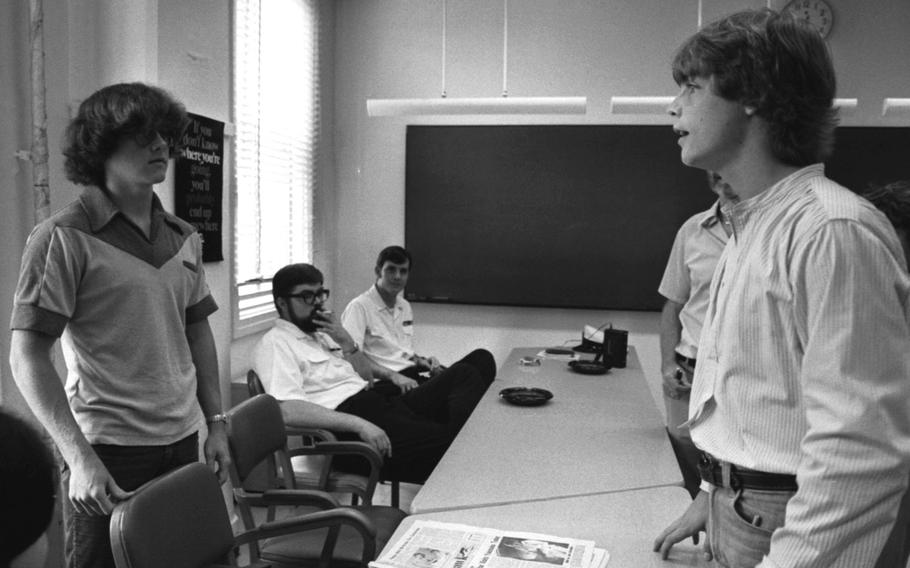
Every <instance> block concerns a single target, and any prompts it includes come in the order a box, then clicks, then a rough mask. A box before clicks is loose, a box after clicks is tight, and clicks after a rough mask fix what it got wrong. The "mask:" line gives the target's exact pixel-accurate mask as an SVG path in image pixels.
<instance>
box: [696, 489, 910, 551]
mask: <svg viewBox="0 0 910 568" xmlns="http://www.w3.org/2000/svg"><path fill="white" fill-rule="evenodd" d="M792 496H793V492H788V491H759V490H755V489H740V490H733V489H730V488H729V487H717V488H715V489H714V491H713V492H712V493H711V505H710V509H709V511H708V527H707V531H708V536H709V538H710V542H711V553H712V554H713V555H714V562H716V563H717V564H718V565H719V566H722V567H723V568H754V567H755V566H756V565H758V563H759V562H761V560H762V558H763V557H764V556H765V555H766V554H767V553H768V550H770V548H771V534H772V533H773V532H774V531H775V530H776V529H777V528H778V527H780V526H782V525H783V524H784V516H785V515H786V512H787V501H789V500H790V497H792ZM908 522H910V495H905V496H904V499H903V501H902V502H901V505H900V510H899V511H898V515H897V522H896V523H895V525H894V528H893V529H892V532H891V536H890V538H889V539H888V542H887V543H886V544H885V547H884V549H883V550H882V552H881V555H880V557H879V559H878V561H877V563H876V564H875V567H876V568H904V567H905V566H906V565H907V556H908V555H910V551H908V548H910V547H908V543H907V542H906V538H907V536H908Z"/></svg>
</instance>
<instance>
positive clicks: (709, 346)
mask: <svg viewBox="0 0 910 568" xmlns="http://www.w3.org/2000/svg"><path fill="white" fill-rule="evenodd" d="M673 75H674V78H675V79H676V81H677V83H678V84H680V85H681V91H680V93H679V95H678V96H677V97H676V99H675V100H674V102H673V104H672V105H671V107H670V114H671V115H672V116H673V117H674V130H675V131H676V132H677V133H678V134H679V137H680V138H679V144H680V146H681V154H682V161H683V162H684V163H685V164H687V165H690V166H693V167H698V168H702V169H706V170H714V171H716V172H718V173H719V174H720V175H721V177H722V178H723V179H724V180H725V181H727V182H728V183H729V184H730V185H731V186H732V187H734V188H735V189H736V193H737V195H738V196H739V198H740V200H741V201H740V202H739V203H738V204H736V205H735V206H733V207H731V208H730V220H731V223H732V229H733V232H732V236H731V241H730V243H729V244H728V245H727V247H726V249H725V251H724V253H723V255H722V257H721V260H720V263H719V265H718V268H717V272H716V273H715V279H714V281H713V283H712V286H711V294H710V301H709V305H708V311H707V315H706V319H705V324H704V331H703V332H702V336H701V341H700V344H699V358H698V366H697V367H696V371H695V379H694V383H693V387H692V397H691V403H690V409H689V422H688V424H689V427H690V431H691V434H692V439H693V441H694V442H695V444H696V446H698V448H699V449H700V450H701V451H702V452H703V454H704V455H703V461H702V464H701V468H700V469H701V475H702V479H703V480H704V481H703V483H702V491H701V492H700V493H699V494H698V496H697V497H696V498H695V500H694V501H693V503H692V505H691V506H690V507H689V509H688V510H687V511H686V512H685V514H683V516H682V517H680V518H679V519H678V520H677V521H675V522H674V523H673V524H672V525H671V526H670V527H668V528H667V529H666V530H665V531H663V533H662V534H661V535H659V536H658V538H657V540H656V541H655V544H654V547H655V550H659V551H660V552H661V554H662V555H664V556H665V555H666V554H667V553H668V552H669V549H670V547H671V546H672V545H673V544H674V543H676V542H679V541H680V540H682V539H684V538H686V537H689V536H697V534H698V532H699V531H700V530H704V529H705V528H707V541H708V543H709V544H710V551H711V553H712V554H713V557H714V559H715V561H716V562H717V563H718V564H719V565H721V566H735V567H739V566H743V567H745V566H750V567H751V566H756V565H760V566H762V567H764V568H769V567H785V566H786V567H804V568H809V567H813V568H822V567H844V568H846V567H851V568H852V567H856V566H872V565H874V564H875V562H876V559H878V558H879V557H880V556H881V555H882V554H883V548H884V546H885V542H886V540H888V537H889V534H890V533H891V532H892V530H895V526H894V525H895V517H896V513H897V510H898V505H899V502H900V500H901V496H902V494H903V493H904V491H905V489H906V486H907V477H908V470H910V413H908V412H907V409H908V406H910V381H908V380H907V377H908V376H910V354H908V350H907V342H908V341H910V325H908V316H907V313H908V312H907V308H908V293H910V279H908V277H907V275H906V271H905V264H904V259H903V254H902V253H901V248H900V243H899V241H898V239H897V236H896V234H895V232H894V230H893V229H892V228H891V226H890V225H889V223H888V222H887V219H885V218H884V216H883V215H881V214H880V213H879V212H877V211H876V210H875V209H874V207H872V206H871V205H870V204H869V203H868V202H867V201H865V200H863V199H861V198H859V197H858V196H857V195H855V194H853V193H852V192H850V191H849V190H847V189H845V188H843V187H841V186H839V185H837V184H836V183H834V182H833V181H831V180H829V179H827V178H826V177H825V176H824V166H823V165H822V164H821V163H820V162H822V161H823V160H824V158H825V157H826V156H827V155H828V154H829V151H830V148H831V146H832V140H833V130H834V126H835V124H836V116H835V111H834V109H833V107H832V102H833V97H834V95H835V77H834V70H833V66H832V63H831V60H830V56H829V54H828V50H827V47H826V46H825V44H824V41H823V40H822V39H821V37H820V36H819V35H818V34H817V33H815V32H814V31H812V30H811V29H809V28H807V27H803V26H802V25H800V24H798V23H796V22H795V21H793V20H791V19H789V18H786V17H784V16H781V15H779V14H777V13H775V12H773V11H771V10H758V11H747V12H741V13H737V14H734V15H731V16H728V17H726V18H724V19H722V20H720V21H718V22H716V23H713V24H710V25H708V26H706V27H704V28H703V29H702V30H700V31H699V32H698V33H696V34H695V35H694V36H693V37H691V38H690V39H689V40H687V41H686V42H685V43H684V44H683V46H682V47H681V48H680V50H679V51H678V53H677V55H676V58H675V60H674V64H673Z"/></svg>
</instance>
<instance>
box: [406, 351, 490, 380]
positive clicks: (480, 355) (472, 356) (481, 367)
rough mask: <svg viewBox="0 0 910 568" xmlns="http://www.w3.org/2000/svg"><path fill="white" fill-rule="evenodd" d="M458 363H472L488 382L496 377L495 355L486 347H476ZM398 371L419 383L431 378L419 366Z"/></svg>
mask: <svg viewBox="0 0 910 568" xmlns="http://www.w3.org/2000/svg"><path fill="white" fill-rule="evenodd" d="M458 363H465V364H467V365H471V366H472V367H474V368H475V369H477V372H478V373H480V376H481V377H483V379H484V380H486V381H487V382H493V379H495V378H496V361H495V360H494V359H493V355H492V354H491V353H490V352H489V351H487V350H486V349H475V350H474V351H471V352H470V353H468V354H467V355H465V356H464V357H462V358H461V359H459V360H458ZM456 364H457V363H456ZM398 372H399V373H400V374H402V375H404V376H406V377H408V378H411V379H414V380H415V381H417V382H418V383H423V382H426V381H427V379H428V378H429V376H428V375H427V373H426V371H421V370H420V369H419V368H417V367H408V368H406V369H402V370H400V371H398Z"/></svg>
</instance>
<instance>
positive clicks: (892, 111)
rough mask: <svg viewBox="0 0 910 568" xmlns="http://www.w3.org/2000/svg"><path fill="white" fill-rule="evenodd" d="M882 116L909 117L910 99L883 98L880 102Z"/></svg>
mask: <svg viewBox="0 0 910 568" xmlns="http://www.w3.org/2000/svg"><path fill="white" fill-rule="evenodd" d="M882 116H907V117H910V99H895V98H889V99H885V100H884V102H883V103H882Z"/></svg>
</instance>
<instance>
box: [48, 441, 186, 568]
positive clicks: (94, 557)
mask: <svg viewBox="0 0 910 568" xmlns="http://www.w3.org/2000/svg"><path fill="white" fill-rule="evenodd" d="M92 448H93V449H94V450H95V453H96V454H97V455H98V457H99V458H100V459H101V463H103V464H104V466H105V467H106V468H107V470H108V471H109V472H110V474H111V476H112V477H113V478H114V481H116V482H117V485H119V486H120V488H121V489H123V490H124V491H133V490H134V489H137V488H138V487H140V486H141V485H143V484H144V483H146V482H149V481H151V480H152V479H154V478H156V477H158V476H160V475H163V474H165V473H167V472H169V471H171V470H173V469H176V468H178V467H180V466H182V465H185V464H188V463H193V462H195V461H198V459H199V436H198V434H192V435H190V436H187V437H186V438H184V439H182V440H180V441H179V442H175V443H173V444H170V445H167V446H115V445H110V444H96V445H93V446H92ZM69 478H70V470H69V468H68V467H66V465H65V464H64V467H63V472H62V475H61V482H62V487H63V491H64V493H63V523H64V530H65V539H66V540H65V545H64V546H65V553H66V565H67V566H68V567H70V568H76V567H79V568H83V567H85V568H88V567H92V568H114V557H113V553H112V552H111V540H110V533H109V531H110V524H111V517H110V516H109V515H108V516H97V515H87V514H84V513H79V512H77V511H76V510H75V509H74V508H73V504H72V502H71V501H70V500H69V497H68V495H69ZM166 545H167V543H162V546H166Z"/></svg>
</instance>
